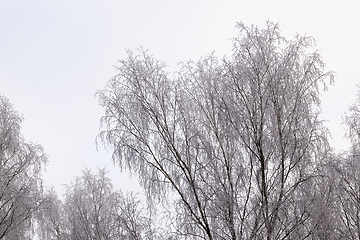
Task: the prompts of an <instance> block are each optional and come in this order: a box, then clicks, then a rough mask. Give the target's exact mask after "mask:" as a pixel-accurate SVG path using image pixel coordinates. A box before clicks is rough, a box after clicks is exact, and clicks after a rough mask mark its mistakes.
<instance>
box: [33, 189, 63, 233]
mask: <svg viewBox="0 0 360 240" xmlns="http://www.w3.org/2000/svg"><path fill="white" fill-rule="evenodd" d="M36 224H37V238H38V239H39V240H67V239H70V238H69V231H68V229H67V228H66V215H65V210H64V204H63V203H62V201H61V200H60V199H59V198H58V196H57V194H56V192H55V191H54V189H50V190H48V191H47V192H46V193H45V196H44V201H43V203H42V205H41V207H40V208H39V210H38V211H37V213H36Z"/></svg>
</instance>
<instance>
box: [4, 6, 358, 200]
mask: <svg viewBox="0 0 360 240" xmlns="http://www.w3.org/2000/svg"><path fill="white" fill-rule="evenodd" d="M358 10H359V8H358V3H357V1H355V0H354V1H328V0H327V1H326V0H321V1H315V0H302V1H266V0H262V1H260V0H255V1H236V0H222V1H210V0H201V1H200V0H191V1H190V0H182V1H171V0H132V1H124V0H101V1H100V0H98V1H95V0H86V1H85V0H61V1H60V0H58V1H55V0H32V1H27V0H11V1H10V0H8V1H6V0H0V94H3V95H5V96H7V97H8V98H9V99H10V101H11V102H12V103H13V104H14V108H15V109H16V110H17V111H18V112H19V113H21V114H23V116H24V118H25V121H24V123H23V133H24V135H25V137H26V139H27V140H30V141H33V142H36V143H40V144H42V145H43V146H44V148H45V151H46V152H47V154H48V155H49V160H50V162H49V165H48V167H47V169H46V172H45V173H44V178H45V180H46V183H47V184H48V185H54V186H55V187H56V189H57V190H58V191H61V189H62V185H61V184H64V183H69V182H70V181H71V180H72V179H73V176H75V175H79V174H80V173H81V170H82V169H83V168H84V166H87V167H89V168H92V169H96V167H97V166H99V167H103V166H105V165H107V166H108V169H109V170H110V171H111V176H112V178H113V179H114V181H115V182H114V184H115V186H116V187H117V188H123V189H125V190H130V189H133V188H135V186H136V184H135V183H129V181H128V180H127V176H126V175H123V176H121V174H120V173H119V171H118V168H113V167H112V161H111V157H110V153H108V152H106V151H105V150H104V149H103V148H102V147H100V149H99V151H97V150H96V148H95V137H96V135H97V133H98V131H99V118H100V116H101V114H102V109H101V108H100V107H99V106H98V103H97V100H96V99H95V98H94V93H95V92H96V90H98V89H102V88H103V87H104V86H105V85H106V83H107V81H108V80H109V79H110V78H111V77H112V76H113V75H115V74H116V71H115V68H114V67H113V66H114V65H117V59H122V58H125V57H126V53H125V49H130V50H135V49H136V48H138V47H139V46H143V47H144V48H146V49H149V52H150V54H152V55H154V56H155V57H156V58H158V59H160V60H163V61H165V62H166V63H167V64H168V65H169V66H170V69H169V70H174V69H176V68H177V65H176V64H177V63H178V62H180V61H186V60H189V59H194V60H198V59H199V58H200V57H201V56H203V55H206V54H209V53H211V52H212V51H213V50H215V54H216V55H218V56H221V57H222V56H223V55H225V54H226V55H228V56H229V55H230V54H231V47H232V43H231V40H230V39H231V38H232V37H234V36H235V35H236V34H237V32H236V30H234V26H235V22H239V21H243V22H244V23H245V24H246V25H250V24H256V25H260V26H264V24H265V21H266V20H271V21H273V22H279V24H280V29H281V31H282V34H283V35H285V36H286V37H287V38H292V36H293V35H295V34H296V33H299V34H305V33H306V34H307V35H309V36H313V37H314V38H315V40H316V43H317V48H318V49H320V50H321V52H320V53H321V54H322V56H323V57H324V61H325V63H326V64H327V69H331V70H334V71H335V72H336V73H337V76H336V79H335V81H336V83H335V85H334V86H331V87H330V89H329V91H328V92H327V93H325V94H324V97H323V115H322V116H323V117H324V119H326V120H328V122H327V123H326V124H327V126H328V127H329V128H330V130H331V133H332V136H333V139H332V140H331V144H332V145H333V146H334V147H336V148H337V149H342V148H346V147H347V146H348V144H347V142H346V141H345V140H344V139H343V135H344V131H343V126H342V125H341V122H342V120H341V117H342V116H343V115H344V113H345V112H346V111H347V109H348V106H349V104H350V103H351V102H353V101H354V100H355V97H356V96H355V95H356V91H357V89H356V87H355V85H356V84H357V83H359V82H360V73H359V68H360V57H359V56H360V44H359V42H360V41H359V40H360V39H359V37H360V33H359V23H360V14H359V13H358ZM60 194H61V193H60Z"/></svg>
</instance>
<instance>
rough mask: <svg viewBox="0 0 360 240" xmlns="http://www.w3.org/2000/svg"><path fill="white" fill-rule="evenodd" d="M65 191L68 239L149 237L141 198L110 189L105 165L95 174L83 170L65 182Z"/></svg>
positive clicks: (135, 239)
mask: <svg viewBox="0 0 360 240" xmlns="http://www.w3.org/2000/svg"><path fill="white" fill-rule="evenodd" d="M65 195H66V199H65V203H64V206H65V207H64V210H65V216H66V218H67V226H66V231H65V232H66V233H68V235H69V236H70V239H82V240H83V239H99V240H102V239H106V240H111V239H129V240H141V239H151V238H150V236H151V233H150V224H149V221H148V218H147V217H146V212H145V211H144V210H143V209H142V208H141V205H140V202H139V201H138V200H137V199H136V197H135V196H134V195H129V196H124V195H123V194H122V193H121V192H119V191H113V189H112V183H111V180H110V179H109V178H108V177H107V176H106V171H105V169H99V171H98V172H97V173H96V174H93V173H92V172H91V171H90V170H88V169H86V170H84V171H83V175H82V176H80V177H76V178H75V182H73V183H71V184H70V185H68V186H67V189H66V194H65ZM148 236H149V238H147V237H148Z"/></svg>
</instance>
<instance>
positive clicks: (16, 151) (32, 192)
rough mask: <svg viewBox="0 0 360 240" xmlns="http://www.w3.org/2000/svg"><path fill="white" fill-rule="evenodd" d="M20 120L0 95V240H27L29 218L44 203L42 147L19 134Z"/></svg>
mask: <svg viewBox="0 0 360 240" xmlns="http://www.w3.org/2000/svg"><path fill="white" fill-rule="evenodd" d="M21 122H22V118H21V117H20V116H19V114H18V113H17V112H16V111H14V110H13V108H12V105H11V103H10V102H9V100H8V99H7V98H6V97H3V96H0V239H28V238H26V237H29V236H28V234H31V229H32V225H31V219H32V218H33V215H34V213H35V212H36V211H37V210H38V208H39V206H40V205H41V203H42V201H43V197H42V181H41V178H40V177H41V170H42V168H43V167H44V165H45V163H46V161H47V157H46V155H45V154H44V152H43V149H42V146H40V145H37V144H33V143H28V142H26V141H25V140H24V138H23V136H22V134H21Z"/></svg>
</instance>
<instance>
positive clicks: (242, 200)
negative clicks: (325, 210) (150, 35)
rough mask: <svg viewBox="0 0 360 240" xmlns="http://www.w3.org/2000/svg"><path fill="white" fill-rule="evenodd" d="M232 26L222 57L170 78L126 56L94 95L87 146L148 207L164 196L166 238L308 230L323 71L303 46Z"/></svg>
mask: <svg viewBox="0 0 360 240" xmlns="http://www.w3.org/2000/svg"><path fill="white" fill-rule="evenodd" d="M238 28H239V30H240V34H239V36H238V37H237V38H235V39H234V51H233V56H232V59H230V60H227V59H224V60H222V61H219V60H218V59H217V58H216V57H214V56H213V55H210V56H209V57H205V58H203V59H202V60H200V61H199V62H197V63H194V62H189V63H187V64H183V67H182V69H181V71H180V72H179V73H178V75H177V76H178V77H175V78H170V77H169V75H168V74H167V73H166V71H165V64H164V63H162V62H160V61H158V60H156V59H154V58H153V57H151V56H149V55H148V54H147V52H146V51H143V50H142V51H141V54H140V55H139V56H134V55H133V54H132V53H131V52H128V59H126V60H121V61H120V66H119V67H118V71H119V73H118V75H116V76H115V77H114V78H113V79H111V80H110V81H109V83H108V85H107V87H106V88H105V89H104V90H102V91H99V92H98V93H97V95H98V97H99V100H100V104H101V105H102V106H103V108H104V109H105V115H104V116H103V117H102V119H101V122H102V124H103V125H105V127H106V129H105V130H104V131H102V132H101V133H100V134H99V137H100V139H101V140H102V141H103V142H104V143H106V144H109V145H110V146H112V147H113V148H114V153H113V158H114V161H116V162H117V163H118V164H119V165H120V166H121V167H125V168H127V169H129V170H130V171H133V172H136V173H137V174H138V176H139V179H140V183H141V185H142V186H143V187H144V189H145V190H146V193H147V196H148V198H149V199H151V200H161V199H164V198H167V196H168V194H169V191H171V193H172V194H171V198H172V199H174V198H175V200H176V203H175V206H176V208H175V209H176V212H177V213H178V214H177V215H176V219H175V220H174V222H176V225H175V226H176V231H177V233H178V235H181V236H184V238H192V239H234V240H235V239H286V238H290V239H301V238H304V237H306V236H309V235H311V234H312V232H313V229H311V224H308V222H309V219H310V214H309V211H310V209H309V207H310V204H311V200H312V199H313V197H315V196H314V194H313V192H309V193H308V195H306V191H307V187H308V186H312V181H314V180H313V179H314V178H316V177H317V176H318V175H319V173H318V163H319V162H321V161H322V160H323V159H324V158H325V157H326V156H327V155H326V154H325V153H326V152H327V151H328V150H329V147H328V144H327V130H326V129H325V128H324V127H323V125H322V122H321V121H320V120H319V118H318V114H319V111H320V109H319V104H320V100H319V85H320V84H323V86H324V87H326V79H327V78H329V79H330V82H331V81H332V80H333V74H332V72H324V70H323V69H324V64H323V62H322V59H321V57H320V55H319V54H318V52H314V53H309V52H308V49H309V48H310V47H312V45H313V39H312V38H310V37H306V36H305V37H302V36H296V37H295V39H294V40H291V41H290V40H286V39H285V38H284V37H282V36H281V35H280V32H279V28H278V26H277V25H276V24H273V23H271V22H269V23H267V26H266V28H264V29H259V28H258V27H254V26H251V27H246V26H244V25H243V24H238ZM174 196H175V197H174ZM309 196H310V198H307V197H309ZM301 232H302V233H301ZM300 233H301V235H299V234H300Z"/></svg>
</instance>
